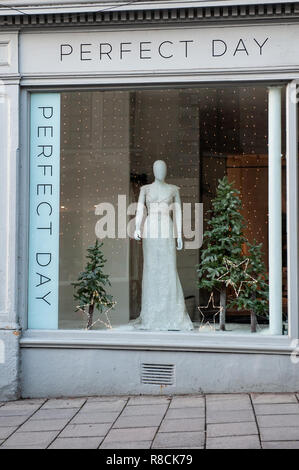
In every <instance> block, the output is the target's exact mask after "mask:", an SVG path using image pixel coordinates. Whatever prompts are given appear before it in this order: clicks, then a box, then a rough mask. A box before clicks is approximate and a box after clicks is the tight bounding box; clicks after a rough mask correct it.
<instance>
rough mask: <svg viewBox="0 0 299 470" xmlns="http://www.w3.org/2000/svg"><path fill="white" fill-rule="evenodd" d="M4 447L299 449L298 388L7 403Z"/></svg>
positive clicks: (1, 422) (1, 433) (0, 420)
mask: <svg viewBox="0 0 299 470" xmlns="http://www.w3.org/2000/svg"><path fill="white" fill-rule="evenodd" d="M2 449H115V450H116V449H299V394H295V393H284V394H280V393H276V394H274V393H264V394H259V393H253V394H245V393H244V394H243V393H242V394H224V395H219V394H217V395H216V394H208V395H184V396H173V397H168V396H136V397H134V396H131V397H127V396H126V397H124V396H119V397H107V396H106V397H84V398H71V399H67V398H63V399H32V400H19V401H14V402H7V403H0V450H2Z"/></svg>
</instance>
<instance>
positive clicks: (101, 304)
mask: <svg viewBox="0 0 299 470" xmlns="http://www.w3.org/2000/svg"><path fill="white" fill-rule="evenodd" d="M102 246H103V243H99V241H98V240H96V242H95V244H94V245H92V246H90V247H89V248H87V253H88V254H87V256H86V258H87V260H88V261H87V264H86V267H85V271H83V272H82V273H80V274H79V277H78V280H77V282H74V283H73V284H72V285H73V286H74V289H75V291H76V292H75V294H74V299H75V300H76V301H78V302H79V304H78V307H77V310H83V311H84V312H85V310H86V308H87V307H88V321H87V329H90V328H91V327H92V325H93V315H94V310H95V309H97V310H98V311H99V312H100V313H102V312H103V311H104V310H105V309H107V308H108V309H109V308H112V307H113V306H114V302H113V300H112V296H111V295H109V294H107V293H106V286H110V285H111V284H110V281H109V275H108V274H104V272H103V267H104V265H105V263H106V259H104V255H103V252H102V250H101V248H102Z"/></svg>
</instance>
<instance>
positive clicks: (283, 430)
mask: <svg viewBox="0 0 299 470" xmlns="http://www.w3.org/2000/svg"><path fill="white" fill-rule="evenodd" d="M260 435H261V439H262V441H299V428H295V427H288V426H284V427H280V428H260Z"/></svg>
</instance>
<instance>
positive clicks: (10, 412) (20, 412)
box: [0, 407, 36, 418]
mask: <svg viewBox="0 0 299 470" xmlns="http://www.w3.org/2000/svg"><path fill="white" fill-rule="evenodd" d="M35 412H36V409H34V410H22V408H21V407H20V409H19V410H9V409H8V410H6V409H4V408H0V418H2V417H3V418H4V417H5V416H27V417H28V418H29V417H30V416H32V415H33V414H34V413H35Z"/></svg>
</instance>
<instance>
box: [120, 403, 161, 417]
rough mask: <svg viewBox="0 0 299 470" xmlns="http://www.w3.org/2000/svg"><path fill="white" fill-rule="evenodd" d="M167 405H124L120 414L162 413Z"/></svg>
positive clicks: (142, 414)
mask: <svg viewBox="0 0 299 470" xmlns="http://www.w3.org/2000/svg"><path fill="white" fill-rule="evenodd" d="M167 408H168V405H136V406H126V408H125V409H124V411H123V412H122V414H121V416H137V415H141V416H146V415H162V416H163V415H164V414H165V412H166V410H167Z"/></svg>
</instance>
